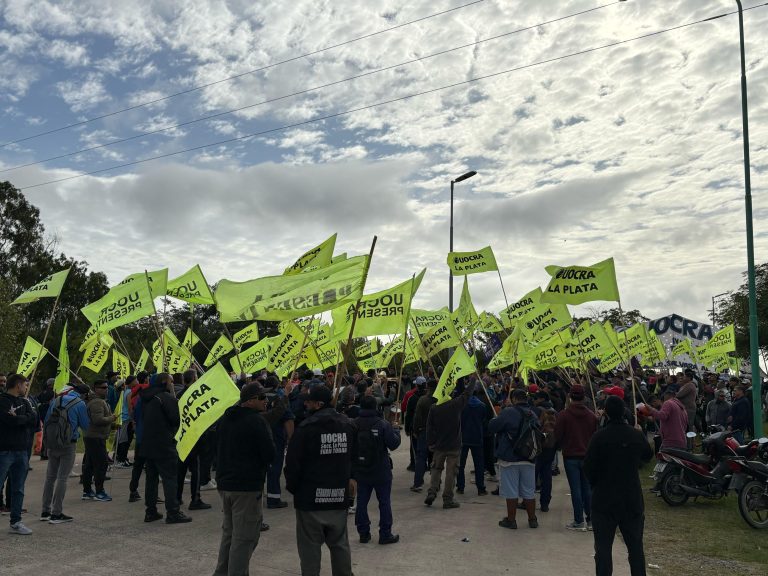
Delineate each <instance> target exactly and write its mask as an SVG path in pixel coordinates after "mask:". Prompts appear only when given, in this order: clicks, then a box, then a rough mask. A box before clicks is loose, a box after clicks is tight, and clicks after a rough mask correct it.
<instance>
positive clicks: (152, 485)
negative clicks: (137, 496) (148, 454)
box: [144, 456, 179, 514]
mask: <svg viewBox="0 0 768 576" xmlns="http://www.w3.org/2000/svg"><path fill="white" fill-rule="evenodd" d="M177 460H178V458H174V457H172V456H169V457H166V458H147V478H146V481H145V484H144V491H145V494H144V498H145V500H144V503H145V505H146V508H147V511H148V512H149V511H156V510H157V488H158V480H159V479H162V482H163V495H164V497H165V511H166V512H167V513H168V514H176V513H178V512H179V500H178V499H177V498H176V463H177Z"/></svg>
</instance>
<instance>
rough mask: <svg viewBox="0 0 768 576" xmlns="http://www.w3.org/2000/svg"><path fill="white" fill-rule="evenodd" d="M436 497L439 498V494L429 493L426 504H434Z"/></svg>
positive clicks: (425, 500)
mask: <svg viewBox="0 0 768 576" xmlns="http://www.w3.org/2000/svg"><path fill="white" fill-rule="evenodd" d="M435 498H437V494H432V493H431V492H430V493H428V494H427V497H426V498H425V499H424V504H426V505H427V506H432V502H434V501H435Z"/></svg>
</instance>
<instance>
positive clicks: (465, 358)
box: [433, 346, 475, 405]
mask: <svg viewBox="0 0 768 576" xmlns="http://www.w3.org/2000/svg"><path fill="white" fill-rule="evenodd" d="M474 371H475V363H474V361H473V360H472V358H470V357H469V354H467V351H466V350H464V346H458V347H457V348H456V351H455V352H454V353H453V356H451V359H450V360H449V361H448V364H446V366H445V370H443V373H442V375H441V376H440V381H439V382H438V383H437V389H436V390H435V392H434V394H433V396H434V397H435V398H437V404H438V405H440V404H442V403H443V402H448V400H450V399H451V392H453V389H454V388H456V383H457V382H458V380H459V378H461V377H462V376H466V375H467V374H472V373H473V372H474Z"/></svg>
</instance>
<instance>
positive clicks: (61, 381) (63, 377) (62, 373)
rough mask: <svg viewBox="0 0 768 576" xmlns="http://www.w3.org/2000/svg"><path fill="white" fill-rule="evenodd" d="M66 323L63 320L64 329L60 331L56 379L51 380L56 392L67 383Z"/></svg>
mask: <svg viewBox="0 0 768 576" xmlns="http://www.w3.org/2000/svg"><path fill="white" fill-rule="evenodd" d="M67 324H69V323H68V322H64V330H63V331H62V332H61V344H60V345H59V366H58V368H56V379H55V380H54V381H53V391H54V392H55V393H56V394H58V393H59V392H60V391H61V389H62V388H64V386H66V385H67V384H69V350H68V349H67Z"/></svg>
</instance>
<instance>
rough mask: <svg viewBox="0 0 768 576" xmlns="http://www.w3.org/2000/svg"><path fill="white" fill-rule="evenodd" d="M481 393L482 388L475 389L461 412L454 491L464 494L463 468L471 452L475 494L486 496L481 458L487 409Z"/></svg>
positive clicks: (483, 466) (482, 460)
mask: <svg viewBox="0 0 768 576" xmlns="http://www.w3.org/2000/svg"><path fill="white" fill-rule="evenodd" d="M482 394H483V389H482V388H477V389H475V393H474V396H472V397H471V398H470V399H469V402H468V403H467V405H466V406H465V407H464V410H462V412H461V456H460V457H459V472H458V474H457V475H456V492H457V493H459V494H464V486H465V484H464V482H465V480H464V468H465V467H466V465H467V456H468V455H469V453H470V452H471V453H472V462H474V464H475V484H476V485H477V495H478V496H486V495H487V494H488V492H487V491H486V490H485V475H484V472H485V461H484V458H483V436H484V434H485V429H486V428H487V426H488V409H487V408H486V406H485V404H484V403H483V401H482V400H480V398H479V396H481V395H482Z"/></svg>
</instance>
